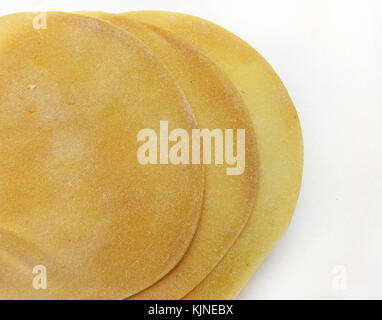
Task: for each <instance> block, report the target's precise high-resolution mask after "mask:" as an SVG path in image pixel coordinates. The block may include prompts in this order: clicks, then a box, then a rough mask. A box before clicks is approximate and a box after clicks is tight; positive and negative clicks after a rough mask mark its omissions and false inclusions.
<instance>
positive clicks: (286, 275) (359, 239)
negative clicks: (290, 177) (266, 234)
mask: <svg viewBox="0 0 382 320" xmlns="http://www.w3.org/2000/svg"><path fill="white" fill-rule="evenodd" d="M139 9H161V10H170V11H179V12H184V13H190V14H194V15H197V16H200V17H203V18H207V19H209V20H212V21H214V22H216V23H218V24H220V25H222V26H224V27H225V28H227V29H229V30H230V31H232V32H234V33H236V34H237V35H239V36H240V37H242V38H243V39H245V40H246V41H248V42H249V43H250V44H251V45H252V46H253V47H255V48H256V49H257V50H258V51H259V52H260V53H261V54H262V55H263V56H265V58H266V59H267V60H268V61H269V62H270V63H271V65H272V66H273V67H274V69H275V70H276V72H277V73H278V74H279V76H280V77H281V79H282V80H283V82H284V84H285V85H286V87H287V89H288V91H289V93H290V95H291V96H292V99H293V100H294V102H295V105H296V108H297V111H298V114H299V116H300V120H301V123H302V128H303V134H304V143H305V166H304V179H303V187H302V192H301V196H300V200H299V203H298V206H297V209H296V212H295V215H294V219H293V221H292V224H291V227H290V229H289V230H288V232H287V234H286V236H285V237H284V238H283V239H282V241H281V242H280V243H279V244H278V245H277V246H276V248H275V249H274V250H273V251H272V252H271V253H270V255H269V256H268V258H267V259H266V260H265V262H264V263H263V264H262V265H261V267H260V268H259V269H258V271H257V272H256V273H255V275H254V276H253V278H252V279H251V280H250V282H249V283H248V285H247V287H246V288H245V289H244V290H243V291H242V293H241V294H240V296H239V298H240V299H344V298H350V299H356V298H360V299H366V298H379V299H382V168H381V167H382V85H381V81H382V63H381V58H382V45H381V42H382V40H381V39H382V1H378V0H375V1H367V0H364V1H350V0H347V1H345V0H344V1H335V0H332V1H325V0H318V1H307V0H301V1H290V0H289V1H287V0H280V1H253V0H252V1H251V0H248V1H238V0H229V1H225V0H217V1H207V0H204V1H203V0H201V1H196V0H192V1H181V0H173V1H164V0H162V1H154V0H152V1H148V0H146V1H145V0H135V1H129V0H120V1H117V0H89V1H81V0H72V1H63V0H61V1H43V0H40V1H39V0H35V1H33V0H32V1H31V0H25V1H15V0H12V1H2V4H1V8H0V14H6V13H11V12H15V11H31V10H33V11H38V10H44V11H45V10H67V11H74V10H103V11H109V12H116V13H117V12H122V11H130V10H139Z"/></svg>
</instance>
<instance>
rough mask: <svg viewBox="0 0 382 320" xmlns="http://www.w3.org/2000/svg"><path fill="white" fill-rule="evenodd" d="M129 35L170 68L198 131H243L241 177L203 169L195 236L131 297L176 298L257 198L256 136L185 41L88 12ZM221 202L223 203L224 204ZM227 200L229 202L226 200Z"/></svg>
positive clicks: (212, 262)
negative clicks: (151, 282)
mask: <svg viewBox="0 0 382 320" xmlns="http://www.w3.org/2000/svg"><path fill="white" fill-rule="evenodd" d="M88 14H91V15H94V16H97V17H99V18H102V19H107V20H108V21H110V22H112V23H114V24H116V25H118V26H120V27H123V28H125V29H126V30H128V31H129V32H131V33H133V34H134V35H135V36H137V37H138V38H139V39H140V40H142V41H143V42H144V43H145V44H146V45H148V46H149V47H150V48H151V49H152V50H153V52H154V54H155V55H156V56H157V57H158V58H159V59H160V60H161V61H162V62H163V63H164V64H165V65H166V66H167V67H168V68H169V70H170V72H171V73H172V75H173V76H174V77H175V79H176V81H177V82H178V83H179V85H180V86H181V87H182V89H183V91H184V93H185V95H186V97H187V99H188V101H189V102H190V104H191V108H192V110H193V112H194V114H195V116H196V118H197V121H198V123H199V126H200V127H201V128H207V129H210V130H213V129H215V128H220V129H222V130H224V129H234V131H235V132H236V129H245V133H246V141H245V142H246V149H245V150H246V161H245V171H244V173H243V174H241V175H227V170H226V169H227V168H228V167H231V166H230V165H227V164H224V165H214V164H212V165H206V166H205V172H206V190H205V195H204V203H203V210H202V214H201V219H200V223H199V226H198V229H197V231H196V234H195V237H194V239H193V241H192V243H191V246H190V248H189V250H188V251H187V253H186V255H185V256H184V258H183V259H182V260H181V262H180V263H179V264H178V265H177V266H176V267H175V268H174V269H173V270H172V271H171V272H170V273H169V274H168V275H166V276H165V277H164V278H163V279H161V280H160V281H159V282H157V283H156V284H155V285H154V286H152V287H150V288H148V289H146V290H144V291H143V292H141V293H139V294H137V295H135V296H134V297H132V299H180V298H182V297H183V296H184V295H185V294H187V293H188V292H190V291H191V290H192V289H193V288H194V287H195V286H196V285H198V284H199V283H200V282H201V281H202V280H203V279H204V278H205V277H206V276H207V274H208V273H209V272H211V270H212V269H213V268H214V267H215V266H216V264H217V263H218V262H219V261H220V259H221V258H222V257H223V256H224V254H225V253H226V252H227V250H228V249H229V247H230V246H231V245H232V244H233V242H234V240H235V239H236V238H237V236H238V235H239V233H240V232H241V230H242V229H243V227H244V225H245V223H246V222H247V220H248V217H249V214H250V213H251V212H252V210H253V205H254V200H255V194H256V161H255V153H256V146H255V137H254V131H253V128H252V123H251V121H250V119H249V115H248V113H247V110H246V108H245V106H244V104H243V101H242V99H241V96H240V94H239V93H238V92H237V90H236V88H235V87H233V85H232V83H231V82H230V81H229V79H228V78H227V77H226V76H225V75H224V74H223V73H222V72H221V71H220V70H219V69H218V68H217V67H216V66H215V65H214V64H213V63H212V62H211V61H210V60H209V59H208V58H206V57H205V56H204V55H202V54H200V52H199V51H198V50H197V49H195V48H194V47H193V46H191V45H190V44H189V43H188V42H185V41H183V40H181V39H180V38H179V37H177V36H175V35H174V34H171V33H169V32H166V31H164V30H162V29H158V28H155V27H149V26H147V25H144V24H142V23H139V22H135V21H134V20H131V19H128V18H125V17H122V16H119V15H112V14H107V13H94V12H93V13H88ZM223 199H226V201H224V200H223ZM227 200H228V201H227Z"/></svg>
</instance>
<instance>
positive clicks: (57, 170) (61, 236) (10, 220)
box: [0, 12, 204, 299]
mask: <svg viewBox="0 0 382 320" xmlns="http://www.w3.org/2000/svg"><path fill="white" fill-rule="evenodd" d="M36 15H37V13H36V14H33V13H22V14H14V15H9V16H5V17H2V18H0V297H1V298H2V299H53V298H54V299H68V298H70V299H122V298H125V297H127V296H130V295H132V294H135V293H137V292H138V291H141V290H142V289H145V288H146V287H148V286H150V285H151V284H153V283H154V282H156V281H157V280H159V279H160V278H162V277H163V276H164V275H166V274H167V273H168V272H169V271H170V270H171V269H172V268H173V267H174V266H175V265H176V263H177V262H178V261H179V260H180V259H181V258H182V256H183V255H184V253H185V251H186V249H187V248H188V246H189V243H190V241H191V239H192V237H193V235H194V232H195V229H196V225H197V222H198V217H199V214H200V208H201V201H202V194H203V189H204V182H203V168H202V166H201V165H182V166H179V165H172V164H168V165H141V164H140V163H138V161H137V149H138V148H139V146H140V145H141V144H142V142H139V141H137V134H138V132H139V131H140V130H141V129H144V128H152V129H155V130H156V132H159V124H160V121H161V120H166V121H168V124H169V130H171V129H173V128H184V129H187V130H192V129H193V128H197V126H196V123H195V119H194V116H193V114H192V112H191V109H190V108H189V105H188V102H187V100H186V99H185V97H184V95H183V93H182V91H181V90H180V89H179V87H178V85H177V84H176V83H175V82H174V81H173V78H172V76H171V75H170V74H169V73H168V71H167V69H166V68H164V67H163V65H162V64H161V63H160V62H159V61H158V60H157V59H156V58H155V57H154V55H153V54H152V52H151V51H150V50H149V49H148V48H147V47H145V46H144V45H143V44H142V43H141V42H140V41H138V40H137V39H135V38H134V37H133V36H131V35H130V34H128V33H127V32H125V31H124V30H122V29H120V28H117V27H116V26H114V25H111V24H109V23H106V22H104V21H101V20H99V19H95V18H92V17H85V16H82V15H75V14H68V13H54V12H49V13H47V25H46V28H34V25H33V23H32V22H33V21H34V19H35V17H36ZM35 266H43V267H45V268H46V271H47V289H46V290H35V288H34V287H33V285H32V283H33V277H34V274H33V273H32V271H33V269H34V268H35Z"/></svg>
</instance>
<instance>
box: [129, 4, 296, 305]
mask: <svg viewBox="0 0 382 320" xmlns="http://www.w3.org/2000/svg"><path fill="white" fill-rule="evenodd" d="M125 16H127V17H131V18H134V19H137V20H139V21H142V22H145V23H149V24H151V25H154V26H157V27H160V28H163V29H165V30H168V31H171V32H173V33H175V34H177V35H178V36H180V37H182V38H183V39H185V40H187V41H189V42H190V43H192V44H193V45H195V46H196V47H197V48H199V49H200V50H201V51H202V52H203V53H204V54H205V55H207V56H208V57H209V58H210V59H211V60H213V61H214V62H216V63H217V65H218V66H219V67H221V68H222V70H223V71H224V72H226V74H227V75H228V76H229V78H230V79H231V80H232V82H233V83H234V85H235V86H236V87H237V88H238V89H239V90H240V93H241V94H242V97H243V99H244V101H245V103H246V106H247V107H248V110H249V114H250V116H251V119H252V121H253V123H254V127H255V132H256V140H257V162H258V170H259V171H258V172H259V173H258V187H257V189H258V191H257V198H256V203H255V208H254V211H253V213H252V215H251V217H250V219H249V221H248V223H247V225H246V227H245V228H244V230H243V232H242V233H241V235H240V236H239V238H238V239H237V241H236V243H235V244H234V245H233V246H232V248H231V249H230V250H229V252H228V253H227V255H226V256H225V257H224V258H223V259H222V261H221V262H220V263H219V264H218V266H217V267H216V268H215V269H214V270H213V272H212V273H210V275H209V276H208V277H207V278H206V279H205V280H204V281H203V282H202V283H201V284H200V285H199V286H198V287H197V288H195V289H194V290H193V291H192V292H191V293H190V294H188V295H186V296H185V299H232V298H235V297H236V296H237V294H238V293H239V292H240V290H241V289H242V288H243V286H244V285H245V283H246V282H247V281H248V279H249V278H250V277H251V275H252V274H253V272H254V270H255V269H256V268H257V267H258V265H259V264H260V263H261V261H262V260H263V259H264V258H265V256H266V255H267V254H268V253H269V251H270V250H271V249H272V248H273V246H274V245H275V244H276V243H277V241H278V240H279V239H280V238H281V236H282V235H283V234H284V232H285V230H286V229H287V227H288V225H289V223H290V220H291V217H292V213H293V211H294V208H295V206H296V202H297V198H298V194H299V190H300V185H301V178H302V164H303V144H302V135H301V128H300V124H299V120H298V116H297V114H296V110H295V108H294V106H293V103H292V101H291V99H290V97H289V95H288V93H287V91H286V89H285V87H284V86H283V84H282V82H281V81H280V79H279V78H278V76H277V75H276V73H275V72H274V71H273V69H272V68H271V67H270V66H269V64H268V63H267V62H266V61H265V59H264V58H263V57H261V55H259V54H258V53H257V52H256V51H255V50H254V49H253V48H252V47H251V46H249V45H248V44H247V43H246V42H244V41H243V40H241V39H240V38H238V37H236V36H235V35H234V34H232V33H230V32H228V31H226V30H225V29H223V28H221V27H219V26H217V25H216V24H213V23H212V22H209V21H206V20H204V19H200V18H197V17H193V16H190V15H185V14H180V13H172V12H161V11H137V12H129V13H126V14H125ZM222 201H229V199H222Z"/></svg>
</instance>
